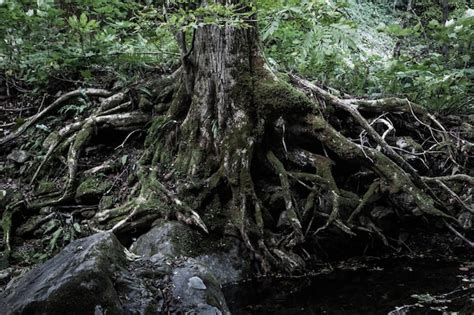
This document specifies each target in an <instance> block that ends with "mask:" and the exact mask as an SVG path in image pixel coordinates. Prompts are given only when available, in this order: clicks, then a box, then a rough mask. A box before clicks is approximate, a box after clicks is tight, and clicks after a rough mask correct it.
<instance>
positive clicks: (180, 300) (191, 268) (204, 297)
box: [171, 258, 230, 315]
mask: <svg viewBox="0 0 474 315" xmlns="http://www.w3.org/2000/svg"><path fill="white" fill-rule="evenodd" d="M171 281H172V288H173V296H174V298H175V299H176V301H175V303H176V305H175V306H174V307H175V309H171V311H172V312H173V311H176V312H178V311H179V312H182V313H184V314H216V315H217V314H219V315H220V314H230V311H229V308H228V306H227V303H226V301H225V297H224V293H222V290H221V285H220V283H219V282H218V281H217V280H216V279H215V278H214V277H213V275H212V273H211V272H209V270H208V269H207V268H206V266H204V265H202V264H200V263H199V262H198V261H197V260H195V259H193V258H189V259H188V260H186V261H185V262H184V263H182V264H181V265H180V266H178V267H177V268H175V269H174V270H173V277H172V280H171Z"/></svg>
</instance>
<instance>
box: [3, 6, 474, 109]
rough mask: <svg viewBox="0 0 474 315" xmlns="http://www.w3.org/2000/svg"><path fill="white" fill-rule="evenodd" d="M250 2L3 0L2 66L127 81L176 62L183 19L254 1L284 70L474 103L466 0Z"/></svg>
mask: <svg viewBox="0 0 474 315" xmlns="http://www.w3.org/2000/svg"><path fill="white" fill-rule="evenodd" d="M252 3H253V6H252V9H251V10H246V11H245V10H241V7H239V6H222V5H219V4H214V5H210V6H209V7H206V8H202V7H199V6H197V5H196V4H195V1H190V0H172V1H152V0H146V1H137V0H125V1H119V0H81V1H79V0H69V1H54V0H38V1H28V0H0V20H1V21H2V23H1V24H0V36H2V38H3V39H4V40H3V41H1V42H0V69H1V70H0V71H1V72H2V73H3V74H4V75H6V76H11V77H15V78H17V79H21V80H24V81H26V82H28V83H29V84H31V85H41V84H46V83H47V82H48V79H49V78H51V77H61V78H71V77H72V78H73V79H74V80H81V81H84V82H86V83H87V82H88V81H89V80H91V79H93V77H94V73H96V72H97V71H107V72H112V73H113V74H114V75H115V76H116V77H117V78H119V79H121V80H123V81H126V80H129V79H130V71H132V72H133V71H137V70H139V69H152V68H154V67H156V66H157V65H160V67H161V68H164V69H169V68H172V67H175V66H176V65H177V64H178V62H179V58H178V57H179V50H178V47H177V44H176V41H175V40H174V33H175V32H176V31H178V30H180V31H183V32H185V33H190V32H192V30H193V29H196V28H198V27H204V26H206V25H211V24H212V25H223V24H226V25H233V26H236V27H247V26H248V24H247V23H246V21H247V20H248V19H249V18H250V19H251V18H252V17H253V14H254V13H255V11H258V21H259V29H260V31H261V38H262V41H263V45H264V49H265V52H266V57H267V60H268V62H269V64H271V65H272V66H273V67H274V68H276V69H278V70H279V71H288V72H298V73H301V74H302V75H304V76H306V77H309V78H312V79H314V80H317V81H319V82H320V83H322V84H324V85H328V86H332V87H335V88H337V89H339V90H342V91H344V92H346V93H350V94H354V95H364V96H365V95H369V96H377V97H380V96H390V95H402V96H406V97H408V98H410V99H411V100H413V101H415V102H418V103H421V104H423V105H425V106H428V107H430V108H432V109H433V110H437V111H442V112H445V113H451V112H456V111H464V112H473V111H474V109H473V92H472V90H473V89H472V83H471V82H472V81H473V70H472V56H471V51H472V43H473V36H474V35H473V34H474V31H473V24H474V16H473V15H474V13H473V12H474V11H473V9H471V8H469V6H468V3H469V1H466V0H455V1H450V2H449V3H450V7H449V8H447V10H448V11H447V12H445V11H446V8H443V7H442V5H441V2H438V1H434V2H433V1H428V0H419V1H416V2H414V4H415V5H414V6H413V7H410V8H408V7H407V5H406V3H407V1H392V0H372V1H369V0H301V1H300V0H256V1H253V2H252ZM404 3H405V5H404ZM446 13H447V15H446ZM191 37H192V36H187V40H188V41H190V40H191V39H190V38H191ZM71 73H73V74H75V75H72V76H71V75H70V74H71ZM68 74H69V75H68ZM71 110H72V109H71ZM74 110H75V111H76V110H78V109H77V108H76V109H74Z"/></svg>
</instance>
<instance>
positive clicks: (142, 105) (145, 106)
mask: <svg viewBox="0 0 474 315" xmlns="http://www.w3.org/2000/svg"><path fill="white" fill-rule="evenodd" d="M138 108H139V109H140V110H142V111H144V112H149V111H151V109H152V108H153V103H152V102H151V101H150V100H149V99H148V98H147V97H146V96H144V95H142V96H140V99H139V100H138Z"/></svg>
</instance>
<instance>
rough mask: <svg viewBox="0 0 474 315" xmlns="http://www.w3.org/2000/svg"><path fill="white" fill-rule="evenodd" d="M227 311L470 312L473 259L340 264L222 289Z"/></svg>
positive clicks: (473, 298)
mask: <svg viewBox="0 0 474 315" xmlns="http://www.w3.org/2000/svg"><path fill="white" fill-rule="evenodd" d="M224 294H225V295H226V298H227V302H228V305H229V307H230V310H231V312H232V314H272V315H273V314H390V315H399V314H474V261H473V260H472V259H463V260H454V261H442V260H436V259H433V258H432V259H428V258H421V259H420V258H417V259H408V258H396V259H393V258H392V259H385V260H373V261H370V260H366V261H363V262H361V261H353V262H345V263H339V264H338V265H337V266H332V267H326V268H325V269H324V268H323V270H322V272H321V273H319V274H317V275H312V276H304V277H299V278H292V279H288V278H277V279H275V278H273V279H268V278H262V279H258V280H251V281H247V282H243V283H239V284H235V285H230V286H227V287H225V288H224Z"/></svg>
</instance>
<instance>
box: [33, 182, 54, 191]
mask: <svg viewBox="0 0 474 315" xmlns="http://www.w3.org/2000/svg"><path fill="white" fill-rule="evenodd" d="M56 189H57V188H56V184H55V183H54V182H50V181H46V180H42V181H40V182H39V184H38V188H37V189H36V192H37V193H38V194H48V193H51V192H54V191H55V190H56Z"/></svg>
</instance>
